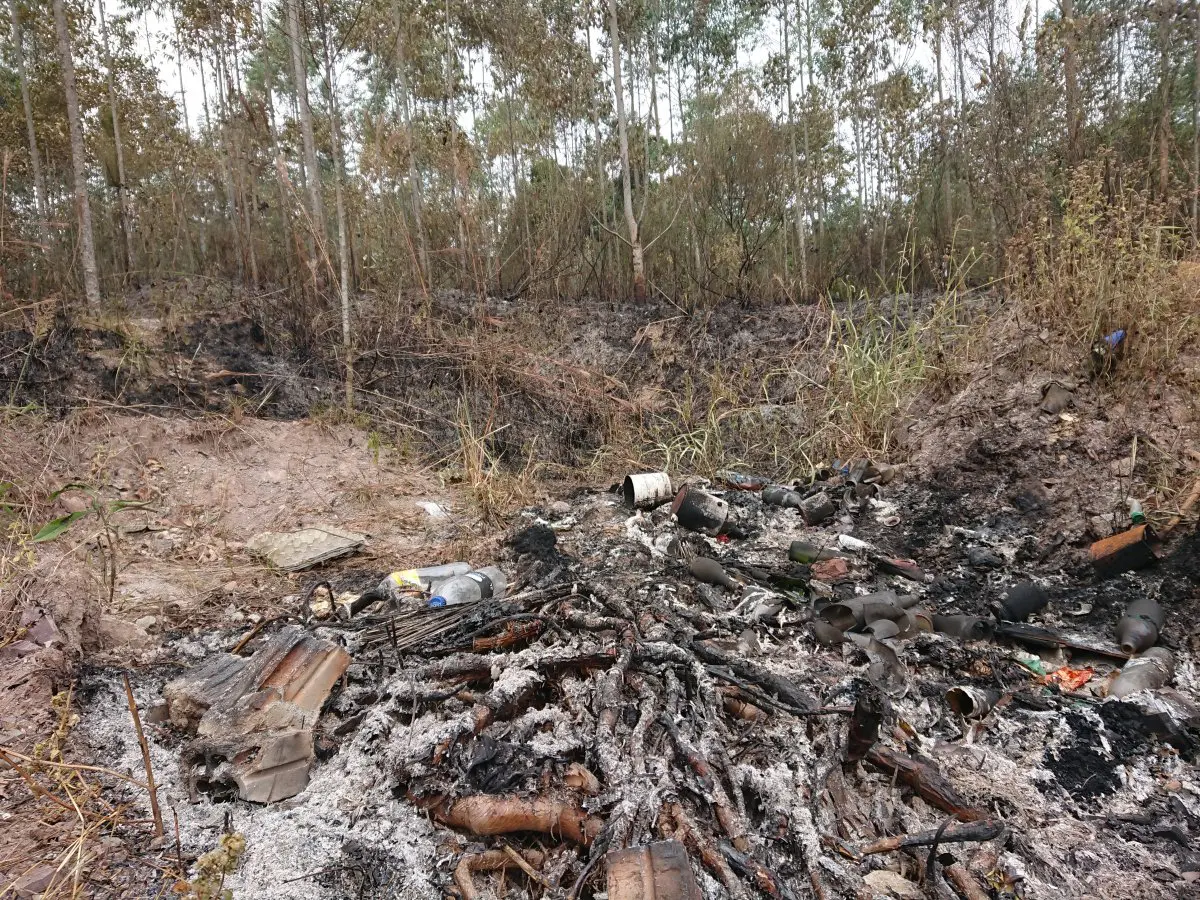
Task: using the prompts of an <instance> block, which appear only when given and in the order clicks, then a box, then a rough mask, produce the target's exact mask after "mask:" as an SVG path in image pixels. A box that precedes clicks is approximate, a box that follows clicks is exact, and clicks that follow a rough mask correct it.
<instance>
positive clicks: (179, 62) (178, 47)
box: [168, 7, 191, 134]
mask: <svg viewBox="0 0 1200 900" xmlns="http://www.w3.org/2000/svg"><path fill="white" fill-rule="evenodd" d="M168 8H169V7H168ZM171 29H172V31H174V32H175V72H176V74H177V75H178V76H179V108H180V110H182V112H183V132H184V134H188V133H189V132H190V130H191V123H190V122H189V121H188V110H187V94H185V93H184V91H183V41H182V39H181V38H180V36H179V25H178V23H177V22H176V21H175V10H174V9H171Z"/></svg>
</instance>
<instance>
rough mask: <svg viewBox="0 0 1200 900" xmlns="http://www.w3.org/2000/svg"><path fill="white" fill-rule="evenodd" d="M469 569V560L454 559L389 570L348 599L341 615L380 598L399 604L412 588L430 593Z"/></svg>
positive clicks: (348, 613) (354, 611)
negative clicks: (348, 601)
mask: <svg viewBox="0 0 1200 900" xmlns="http://www.w3.org/2000/svg"><path fill="white" fill-rule="evenodd" d="M470 571H471V564H470V563H465V562H453V563H446V564H445V565H442V566H424V567H423V568H420V569H403V570H401V571H399V572H392V573H391V574H390V575H388V576H387V578H385V579H383V581H381V582H379V584H377V585H376V586H375V587H373V588H371V589H370V590H369V591H367V592H366V593H364V594H361V595H360V596H358V597H357V598H355V599H354V600H353V601H351V602H350V604H349V606H348V607H346V609H345V612H344V613H343V615H349V616H356V615H358V614H359V613H360V612H362V611H363V610H364V609H366V608H367V607H368V606H370V605H371V604H372V603H375V602H377V601H379V600H387V601H389V602H390V603H393V604H395V605H397V606H398V605H400V604H402V603H403V602H404V600H405V598H406V596H408V595H410V594H411V593H412V592H413V591H422V592H423V593H426V594H430V593H433V591H434V590H436V589H437V588H438V587H439V586H440V585H441V584H442V582H444V581H448V580H449V579H451V578H453V577H455V576H456V575H464V574H466V573H467V572H470Z"/></svg>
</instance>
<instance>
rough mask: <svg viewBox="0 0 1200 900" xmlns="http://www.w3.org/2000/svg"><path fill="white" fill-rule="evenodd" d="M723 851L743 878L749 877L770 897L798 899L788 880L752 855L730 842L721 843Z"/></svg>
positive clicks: (783, 899)
mask: <svg viewBox="0 0 1200 900" xmlns="http://www.w3.org/2000/svg"><path fill="white" fill-rule="evenodd" d="M721 853H722V854H724V856H725V858H726V859H727V860H729V864H730V865H731V866H733V868H734V869H736V870H737V871H738V874H740V875H741V876H742V877H743V878H748V879H750V881H752V882H753V883H754V885H755V887H757V888H758V889H759V890H760V891H762V892H763V893H764V894H766V895H767V896H769V897H775V898H776V900H796V895H795V894H794V893H792V889H791V888H790V887H788V884H787V882H786V881H784V880H783V879H782V878H780V877H779V876H778V875H776V874H775V873H774V872H772V871H771V870H770V869H768V868H767V867H766V866H764V865H763V864H762V863H760V862H759V861H758V860H757V859H754V858H753V857H752V856H748V855H747V854H745V853H739V852H738V851H737V850H735V849H734V848H733V847H731V846H729V845H728V844H724V843H723V844H721Z"/></svg>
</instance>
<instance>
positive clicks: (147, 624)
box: [133, 616, 158, 631]
mask: <svg viewBox="0 0 1200 900" xmlns="http://www.w3.org/2000/svg"><path fill="white" fill-rule="evenodd" d="M133 624H134V625H136V626H137V627H138V628H140V629H142V631H149V630H150V629H152V628H153V627H154V626H155V625H157V624H158V619H156V618H155V617H154V616H142V617H141V618H140V619H134V620H133Z"/></svg>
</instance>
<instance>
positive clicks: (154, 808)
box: [121, 672, 163, 837]
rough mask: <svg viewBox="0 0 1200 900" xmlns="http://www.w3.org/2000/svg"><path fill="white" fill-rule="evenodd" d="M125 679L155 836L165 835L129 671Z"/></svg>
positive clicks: (147, 748) (123, 674)
mask: <svg viewBox="0 0 1200 900" xmlns="http://www.w3.org/2000/svg"><path fill="white" fill-rule="evenodd" d="M121 677H122V678H123V679H125V699H126V700H127V701H128V702H129V715H131V716H133V730H134V732H135V733H136V734H137V739H138V746H139V747H141V748H142V765H144V766H145V767H146V790H148V791H149V792H150V815H151V816H153V817H154V836H155V837H162V836H163V820H162V810H160V809H159V808H158V790H157V789H156V788H155V787H154V767H153V766H152V765H151V764H150V747H149V745H148V744H147V743H146V732H144V731H143V730H142V717H141V716H140V715H139V714H138V706H137V701H136V700H134V699H133V687H132V686H131V685H130V684H129V673H128V672H122V673H121Z"/></svg>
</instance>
